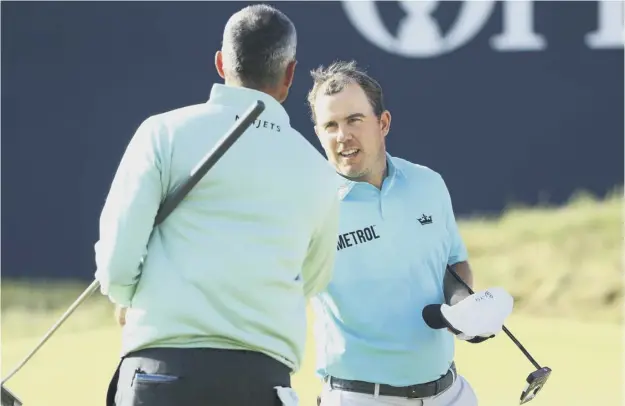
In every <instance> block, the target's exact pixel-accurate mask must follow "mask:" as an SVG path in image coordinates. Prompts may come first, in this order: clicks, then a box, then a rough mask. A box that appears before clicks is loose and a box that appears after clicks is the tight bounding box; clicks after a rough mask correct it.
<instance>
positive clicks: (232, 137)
mask: <svg viewBox="0 0 625 406" xmlns="http://www.w3.org/2000/svg"><path fill="white" fill-rule="evenodd" d="M264 110H265V104H264V103H263V102H262V101H260V100H258V101H256V103H254V104H253V105H252V106H250V108H249V109H248V110H247V111H246V112H245V113H244V114H243V115H242V117H241V119H240V120H238V121H236V122H235V123H234V124H233V125H232V127H231V128H230V129H229V130H228V132H227V133H226V134H225V135H224V136H223V137H222V138H221V139H220V140H219V142H218V143H217V144H216V145H215V147H214V148H213V149H212V150H211V151H210V152H208V154H206V155H205V156H204V158H203V159H202V161H201V162H200V163H199V164H198V165H197V166H196V167H195V168H193V170H192V171H191V174H190V176H189V178H188V179H186V180H185V181H184V182H183V183H182V184H180V185H179V186H178V187H176V188H174V190H173V192H172V193H170V194H169V195H168V196H167V197H166V198H165V201H164V202H163V203H162V204H161V207H160V208H159V210H158V213H157V215H156V218H155V221H154V225H158V224H160V223H162V222H163V221H164V220H165V219H166V218H167V216H169V214H170V213H171V212H172V211H174V209H175V208H176V206H178V204H179V203H180V202H181V201H182V199H184V197H185V196H186V195H187V193H189V191H190V190H191V189H192V188H193V186H195V185H196V184H197V183H198V182H199V181H200V179H201V178H202V177H203V176H204V175H205V174H206V172H208V170H209V169H210V168H212V167H213V166H214V165H215V164H216V163H217V161H218V160H219V159H220V158H221V157H222V156H223V155H224V154H225V153H226V151H227V150H228V149H229V148H230V147H231V146H232V144H234V142H235V141H236V140H237V139H238V138H239V137H240V136H241V135H242V134H243V133H244V132H245V131H246V130H247V129H248V128H249V126H250V125H252V123H253V122H254V121H255V120H256V119H257V118H258V116H260V114H261V113H262V112H263V111H264ZM99 287H100V282H99V281H97V280H95V281H93V282H91V285H89V287H88V288H87V289H85V291H84V292H83V293H82V294H81V295H80V296H79V297H78V299H76V301H75V302H74V303H73V304H72V305H71V306H70V307H69V309H67V311H66V312H65V313H64V314H63V316H61V318H60V319H59V320H58V321H57V322H56V323H55V324H54V325H53V326H52V327H51V328H50V330H48V332H47V333H46V335H45V336H44V337H43V338H42V339H41V341H39V343H38V344H37V346H36V347H35V348H34V349H33V350H32V351H31V352H30V353H29V354H28V355H27V356H26V357H25V358H24V359H23V360H22V362H20V364H19V365H18V366H17V367H16V368H15V369H13V371H11V373H10V374H9V375H7V377H6V378H4V379H3V380H2V383H1V385H4V384H5V382H7V381H8V380H9V379H10V378H11V377H13V375H15V374H16V373H17V372H18V371H19V370H20V369H22V367H23V366H24V365H26V363H27V362H28V361H29V360H30V359H31V358H32V357H33V356H34V355H35V353H36V352H37V351H39V349H40V348H41V347H42V346H43V345H44V344H45V343H46V341H48V339H49V338H50V337H51V336H52V334H54V332H55V331H56V330H58V328H59V327H61V325H62V324H63V323H64V322H65V320H67V319H68V318H69V316H70V315H71V314H72V313H73V312H74V310H76V309H77V308H78V306H80V305H81V304H82V303H83V302H84V301H85V300H86V299H87V298H88V297H89V296H91V295H92V294H93V293H94V292H95V291H96V290H98V289H99Z"/></svg>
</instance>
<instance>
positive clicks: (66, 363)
mask: <svg viewBox="0 0 625 406" xmlns="http://www.w3.org/2000/svg"><path fill="white" fill-rule="evenodd" d="M76 316H77V318H76V319H70V320H69V321H68V322H67V326H64V327H63V328H62V329H61V330H60V331H59V332H58V333H57V334H56V335H54V336H53V337H52V338H51V339H50V341H48V343H46V345H45V346H44V347H43V348H42V350H41V351H40V352H39V353H38V354H37V355H36V356H35V357H34V358H33V359H31V361H30V362H29V363H28V364H27V365H26V366H25V367H24V369H22V370H21V371H20V372H19V373H18V374H17V375H16V376H15V377H14V378H13V379H12V380H11V381H9V382H8V385H7V387H8V388H9V389H11V390H12V391H14V392H15V393H16V394H18V395H19V396H20V397H21V398H22V400H23V401H24V402H25V404H26V405H27V406H47V405H64V406H84V405H98V404H103V399H104V396H105V393H106V388H107V385H108V382H109V379H110V377H111V374H112V372H113V371H114V369H115V367H116V361H117V356H118V350H119V337H120V335H119V329H118V328H116V327H115V326H114V325H113V321H112V320H111V319H110V318H107V319H106V320H100V326H99V327H97V328H89V329H85V328H82V327H81V326H80V320H81V319H82V320H85V319H87V318H88V317H89V308H88V307H86V308H81V309H79V310H77V314H76ZM25 322H29V321H27V320H25ZM49 326H50V323H46V324H38V325H37V328H38V330H40V331H39V334H37V335H35V336H29V337H24V336H22V337H19V338H12V337H10V338H7V339H6V340H5V339H3V342H2V361H3V362H2V376H5V375H6V374H7V373H8V371H9V369H10V368H12V367H13V366H14V365H16V364H17V362H19V360H20V359H21V358H22V357H23V356H24V355H25V354H26V353H27V352H28V351H30V349H31V348H33V347H34V345H35V344H36V342H37V341H38V339H39V337H40V336H41V335H42V334H43V333H44V332H45V330H46V329H47V328H48V327H49ZM508 327H509V328H510V330H511V331H512V332H513V333H514V334H515V335H516V336H517V338H518V339H519V340H520V341H521V342H522V343H523V344H524V345H525V346H526V347H527V348H528V349H529V350H530V352H531V353H532V354H533V355H534V357H536V358H537V360H538V362H541V363H544V364H545V365H547V366H549V367H551V368H552V369H553V374H552V377H551V378H550V381H549V382H548V383H547V385H546V386H545V388H544V390H543V391H542V392H541V393H540V394H539V395H538V396H537V397H536V399H534V400H533V401H532V402H531V403H530V404H531V405H532V406H556V405H570V406H577V405H580V406H583V405H589V404H591V405H595V404H596V405H601V406H612V405H613V406H617V405H620V404H621V399H622V396H623V389H622V388H623V382H624V380H625V377H624V376H623V373H622V369H621V365H620V364H621V359H622V356H621V354H622V350H623V348H622V345H623V337H622V335H621V328H620V326H618V325H615V324H599V323H590V322H575V321H565V320H558V319H554V320H549V319H532V318H527V317H524V316H514V317H512V318H511V320H510V321H509V322H508ZM457 348H458V350H457V353H458V354H457V358H456V362H457V364H458V368H459V372H460V373H461V374H463V375H464V376H465V377H466V378H467V379H468V380H469V382H470V383H471V384H472V386H473V387H474V389H475V391H476V392H477V394H478V396H479V399H480V406H506V405H510V406H511V405H515V404H518V396H519V395H520V393H521V390H522V389H523V386H524V380H525V378H526V377H527V375H528V374H529V373H530V372H532V371H533V367H532V366H531V364H530V363H529V362H528V361H527V360H526V359H525V358H524V357H523V355H522V354H521V352H520V351H519V350H518V349H517V348H516V347H515V346H514V344H512V342H511V341H510V340H508V339H507V338H506V337H505V336H504V335H503V334H502V335H500V336H497V337H495V338H494V339H492V340H490V341H488V342H485V343H482V344H479V345H471V344H468V343H459V344H458V347H457ZM313 366H314V348H313V342H312V337H310V336H309V338H308V345H307V350H306V359H305V362H304V365H303V368H302V370H301V371H300V372H299V373H298V374H296V375H295V376H294V386H295V388H296V390H297V391H298V394H299V396H300V398H301V399H302V406H313V405H315V399H316V396H317V394H318V393H319V389H320V383H319V381H318V380H317V379H316V378H315V377H314V375H313Z"/></svg>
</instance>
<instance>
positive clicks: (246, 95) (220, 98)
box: [207, 83, 290, 125]
mask: <svg viewBox="0 0 625 406" xmlns="http://www.w3.org/2000/svg"><path fill="white" fill-rule="evenodd" d="M256 100H260V101H262V102H263V103H265V111H266V112H268V113H270V114H272V115H275V116H276V118H278V119H280V120H283V121H284V122H285V124H287V125H290V120H289V115H288V114H287V112H286V110H285V109H284V106H282V104H281V103H280V102H279V101H277V100H276V99H274V98H273V97H272V96H270V95H268V94H267V93H265V92H261V91H259V90H255V89H250V88H246V87H239V86H228V85H224V84H221V83H214V84H213V87H212V89H211V92H210V96H209V98H208V101H207V103H215V104H223V105H226V106H241V107H242V108H243V109H247V108H248V107H249V106H251V105H252V103H254V102H255V101H256Z"/></svg>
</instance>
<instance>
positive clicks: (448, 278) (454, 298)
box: [443, 261, 473, 306]
mask: <svg viewBox="0 0 625 406" xmlns="http://www.w3.org/2000/svg"><path fill="white" fill-rule="evenodd" d="M451 268H452V269H453V270H454V271H455V272H456V274H458V276H459V277H460V278H461V279H462V280H463V281H464V282H466V284H467V285H469V286H470V287H471V289H473V272H472V271H471V267H470V266H469V263H468V262H467V261H461V262H458V263H456V264H454V265H452V266H451ZM443 292H444V294H445V303H447V304H448V305H450V306H453V305H454V304H456V303H458V302H459V301H461V300H462V299H464V298H466V297H468V296H470V295H471V293H469V291H468V289H467V288H466V287H465V286H464V285H463V284H462V283H461V282H460V281H458V280H457V279H456V278H455V277H454V276H453V275H452V274H451V272H449V271H445V277H444V278H443Z"/></svg>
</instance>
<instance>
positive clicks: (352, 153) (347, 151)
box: [339, 148, 360, 158]
mask: <svg viewBox="0 0 625 406" xmlns="http://www.w3.org/2000/svg"><path fill="white" fill-rule="evenodd" d="M359 152H360V150H359V149H357V148H350V149H345V150H343V151H341V152H339V155H340V156H342V157H343V158H353V157H355V156H356V154H358V153H359Z"/></svg>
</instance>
